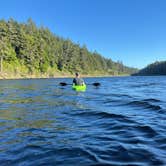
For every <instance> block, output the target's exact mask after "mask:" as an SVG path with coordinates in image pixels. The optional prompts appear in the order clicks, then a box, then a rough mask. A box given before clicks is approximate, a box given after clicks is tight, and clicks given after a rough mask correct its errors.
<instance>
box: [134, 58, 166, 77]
mask: <svg viewBox="0 0 166 166" xmlns="http://www.w3.org/2000/svg"><path fill="white" fill-rule="evenodd" d="M133 75H136V76H137V75H138V76H139V75H166V61H161V62H158V61H156V62H155V63H152V64H150V65H148V66H147V67H145V68H144V69H142V70H140V71H139V72H137V73H135V74H133Z"/></svg>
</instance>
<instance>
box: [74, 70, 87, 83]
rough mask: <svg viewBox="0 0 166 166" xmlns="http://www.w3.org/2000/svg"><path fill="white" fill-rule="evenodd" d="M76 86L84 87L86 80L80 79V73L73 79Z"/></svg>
mask: <svg viewBox="0 0 166 166" xmlns="http://www.w3.org/2000/svg"><path fill="white" fill-rule="evenodd" d="M73 84H74V85H84V84H85V83H84V80H83V79H82V78H81V77H80V74H79V73H75V78H74V79H73Z"/></svg>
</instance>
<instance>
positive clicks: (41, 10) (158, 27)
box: [0, 0, 166, 68]
mask: <svg viewBox="0 0 166 166" xmlns="http://www.w3.org/2000/svg"><path fill="white" fill-rule="evenodd" d="M10 17H12V18H14V19H15V20H17V21H19V22H26V21H27V19H28V18H32V20H33V21H34V22H35V23H36V24H37V25H38V26H40V25H43V26H45V27H48V28H49V29H50V30H51V31H52V32H53V33H55V34H56V35H58V36H61V37H64V38H70V39H71V40H72V41H74V42H76V43H80V44H81V45H83V44H85V45H86V46H87V48H88V49H89V50H90V51H94V50H96V51H97V52H99V53H100V54H101V55H103V56H104V57H107V58H111V59H112V60H114V61H117V60H121V61H123V63H124V64H125V65H128V66H132V67H137V68H142V67H145V66H146V65H147V64H149V63H152V62H154V61H156V60H166V0H0V19H9V18H10Z"/></svg>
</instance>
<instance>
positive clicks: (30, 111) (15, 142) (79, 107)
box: [0, 76, 166, 166]
mask: <svg viewBox="0 0 166 166" xmlns="http://www.w3.org/2000/svg"><path fill="white" fill-rule="evenodd" d="M71 81H72V80H71V79H69V78H68V79H33V80H1V81H0V163H1V164H0V165H1V166H10V165H12V166H15V165H19V166H29V165H30V166H37V165H45V166H49V165H71V166H72V165H79V166H80V165H83V166H84V165H113V166H116V165H123V166H124V165H142V166H144V165H157V166H158V165H166V77H164V76H162V77H160V76H158V77H110V78H86V79H85V81H86V83H88V84H91V83H94V82H100V83H101V86H100V87H98V88H96V87H94V86H93V85H89V86H87V90H86V92H75V91H73V90H72V89H71V86H70V85H68V86H64V87H62V86H59V85H58V84H59V82H66V83H71Z"/></svg>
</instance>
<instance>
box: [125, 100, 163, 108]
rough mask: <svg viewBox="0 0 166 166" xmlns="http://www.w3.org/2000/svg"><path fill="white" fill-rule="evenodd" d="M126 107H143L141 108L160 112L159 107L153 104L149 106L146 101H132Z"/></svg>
mask: <svg viewBox="0 0 166 166" xmlns="http://www.w3.org/2000/svg"><path fill="white" fill-rule="evenodd" d="M126 105H132V106H137V107H143V108H148V109H151V110H161V109H162V108H161V106H159V105H154V104H151V103H150V102H148V101H144V100H142V101H138V100H136V101H132V102H129V103H127V104H126Z"/></svg>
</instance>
